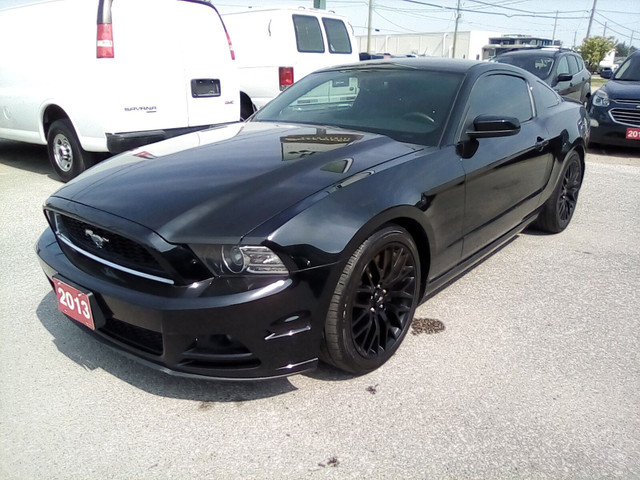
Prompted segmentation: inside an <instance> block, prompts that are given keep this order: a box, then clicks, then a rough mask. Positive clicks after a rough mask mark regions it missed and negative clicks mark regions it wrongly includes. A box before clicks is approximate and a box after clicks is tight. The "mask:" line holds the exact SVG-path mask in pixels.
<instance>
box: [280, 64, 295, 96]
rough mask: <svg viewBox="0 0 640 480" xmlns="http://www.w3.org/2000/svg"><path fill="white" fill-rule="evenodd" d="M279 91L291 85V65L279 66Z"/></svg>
mask: <svg viewBox="0 0 640 480" xmlns="http://www.w3.org/2000/svg"><path fill="white" fill-rule="evenodd" d="M279 72H280V91H282V90H284V89H286V88H287V87H289V86H291V85H293V67H280V68H279Z"/></svg>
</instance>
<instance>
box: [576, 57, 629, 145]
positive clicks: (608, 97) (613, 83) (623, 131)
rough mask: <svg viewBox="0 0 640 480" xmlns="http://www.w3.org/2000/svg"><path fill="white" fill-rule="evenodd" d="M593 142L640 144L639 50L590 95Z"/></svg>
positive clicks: (589, 106)
mask: <svg viewBox="0 0 640 480" xmlns="http://www.w3.org/2000/svg"><path fill="white" fill-rule="evenodd" d="M588 108H589V115H590V117H591V142H592V143H602V144H607V145H618V146H626V147H636V148H640V51H636V52H634V53H632V54H631V55H630V56H629V57H627V59H626V60H625V61H624V63H623V64H622V65H620V68H618V70H616V73H615V74H614V75H613V78H612V79H611V80H609V81H608V82H607V83H605V84H604V85H603V86H602V87H600V89H598V90H597V91H596V93H595V94H594V95H593V96H592V97H591V98H590V99H589V105H588Z"/></svg>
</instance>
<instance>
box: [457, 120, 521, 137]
mask: <svg viewBox="0 0 640 480" xmlns="http://www.w3.org/2000/svg"><path fill="white" fill-rule="evenodd" d="M519 131H520V120H518V119H517V118H515V117H502V116H497V115H479V116H477V117H476V118H475V120H474V121H473V130H468V131H467V135H469V137H471V138H492V137H509V136H511V135H515V134H517V133H518V132H519Z"/></svg>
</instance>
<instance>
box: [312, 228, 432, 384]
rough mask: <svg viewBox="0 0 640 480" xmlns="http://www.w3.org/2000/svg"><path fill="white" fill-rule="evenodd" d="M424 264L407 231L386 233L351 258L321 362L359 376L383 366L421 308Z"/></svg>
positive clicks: (335, 297)
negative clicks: (420, 299) (418, 307)
mask: <svg viewBox="0 0 640 480" xmlns="http://www.w3.org/2000/svg"><path fill="white" fill-rule="evenodd" d="M419 292H420V263H419V256H418V251H417V248H416V245H415V242H414V241H413V239H412V238H411V236H410V235H409V234H408V232H407V231H406V230H404V229H403V228H400V227H397V226H389V227H385V228H383V229H382V230H379V231H378V232H376V233H374V234H373V235H371V236H370V237H369V238H368V239H367V240H366V241H365V242H364V243H363V244H362V245H360V247H359V248H358V249H357V250H356V252H355V253H354V254H353V255H352V256H351V258H350V259H349V261H348V262H347V265H346V266H345V268H344V270H343V273H342V275H341V277H340V280H339V281H338V284H337V286H336V288H335V291H334V294H333V298H332V300H331V304H330V307H329V311H328V314H327V320H326V324H325V336H324V344H323V349H322V351H323V360H325V361H327V362H328V363H331V364H333V365H334V366H336V367H338V368H340V369H342V370H346V371H348V372H351V373H355V374H364V373H367V372H370V371H372V370H375V369H376V368H378V367H379V366H381V365H382V364H383V363H385V362H386V361H387V360H388V359H389V358H390V357H391V356H392V355H393V353H394V352H395V351H396V350H397V349H398V347H399V346H400V344H401V343H402V340H403V339H404V337H405V335H406V334H407V331H408V330H409V325H410V324H411V319H412V318H413V314H414V312H415V309H416V306H417V304H418V296H419Z"/></svg>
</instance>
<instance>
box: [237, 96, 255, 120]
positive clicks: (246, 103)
mask: <svg viewBox="0 0 640 480" xmlns="http://www.w3.org/2000/svg"><path fill="white" fill-rule="evenodd" d="M255 111H256V106H255V105H254V104H253V102H252V101H251V99H250V98H249V97H248V96H246V95H241V96H240V120H241V121H243V122H244V121H245V120H246V119H247V118H249V117H250V116H251V115H253V114H254V113H255Z"/></svg>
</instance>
